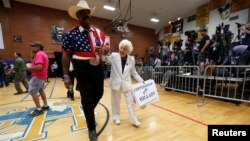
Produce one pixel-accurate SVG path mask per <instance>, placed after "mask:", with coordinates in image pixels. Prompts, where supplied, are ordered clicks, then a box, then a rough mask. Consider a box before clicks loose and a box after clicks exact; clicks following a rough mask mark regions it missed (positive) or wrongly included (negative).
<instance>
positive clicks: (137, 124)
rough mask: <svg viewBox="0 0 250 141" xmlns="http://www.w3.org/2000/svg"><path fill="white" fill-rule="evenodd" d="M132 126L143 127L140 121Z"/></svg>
mask: <svg viewBox="0 0 250 141" xmlns="http://www.w3.org/2000/svg"><path fill="white" fill-rule="evenodd" d="M132 125H134V126H136V127H139V126H140V125H141V123H140V122H139V121H137V122H136V123H132Z"/></svg>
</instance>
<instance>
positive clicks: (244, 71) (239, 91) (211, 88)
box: [202, 65, 250, 105]
mask: <svg viewBox="0 0 250 141" xmlns="http://www.w3.org/2000/svg"><path fill="white" fill-rule="evenodd" d="M202 91H203V95H202V101H203V105H204V104H205V96H207V97H213V98H220V99H225V100H232V101H240V102H250V65H235V66H225V65H220V66H216V65H210V66H207V67H206V68H205V75H204V81H203V86H202Z"/></svg>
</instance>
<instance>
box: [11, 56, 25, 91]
mask: <svg viewBox="0 0 250 141" xmlns="http://www.w3.org/2000/svg"><path fill="white" fill-rule="evenodd" d="M14 57H15V58H16V60H15V63H14V67H13V69H12V70H11V72H12V73H15V77H14V83H15V88H16V90H17V92H16V93H14V95H18V94H22V93H24V92H23V90H22V88H21V86H20V82H22V83H23V85H24V87H25V88H26V91H25V93H27V92H28V89H29V84H28V77H27V71H26V66H25V63H24V60H23V59H22V54H21V53H18V52H15V53H14Z"/></svg>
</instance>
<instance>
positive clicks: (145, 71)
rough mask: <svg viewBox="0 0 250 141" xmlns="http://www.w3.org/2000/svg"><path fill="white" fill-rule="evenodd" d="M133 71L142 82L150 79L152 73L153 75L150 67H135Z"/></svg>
mask: <svg viewBox="0 0 250 141" xmlns="http://www.w3.org/2000/svg"><path fill="white" fill-rule="evenodd" d="M135 69H136V71H137V73H138V74H139V75H140V76H141V77H142V79H143V80H148V79H152V73H153V67H152V66H136V67H135Z"/></svg>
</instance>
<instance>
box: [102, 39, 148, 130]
mask: <svg viewBox="0 0 250 141" xmlns="http://www.w3.org/2000/svg"><path fill="white" fill-rule="evenodd" d="M132 50H133V46H132V43H131V42H130V41H129V40H126V39H125V40H122V41H121V42H120V44H119V53H111V55H110V56H107V62H108V63H110V64H111V76H110V87H111V106H112V114H113V117H114V121H115V123H116V124H117V125H119V124H120V123H121V121H120V101H121V92H122V93H123V94H124V96H125V99H126V103H127V108H128V112H129V118H130V122H131V124H132V125H134V126H137V127H138V126H140V124H141V123H140V122H139V121H138V120H137V118H136V115H135V109H134V97H133V94H132V83H131V75H132V76H133V77H134V78H135V80H136V81H137V82H143V81H144V80H143V79H142V78H141V77H140V76H139V75H138V73H137V72H136V69H135V60H134V57H132V56H130V55H129V54H130V53H131V52H132Z"/></svg>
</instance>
